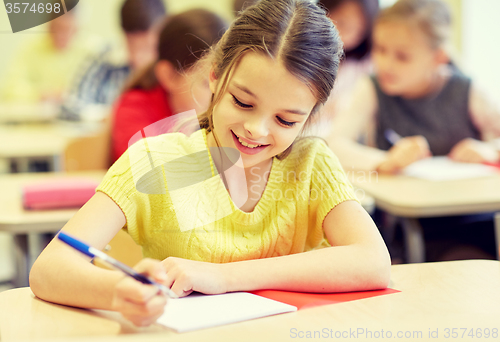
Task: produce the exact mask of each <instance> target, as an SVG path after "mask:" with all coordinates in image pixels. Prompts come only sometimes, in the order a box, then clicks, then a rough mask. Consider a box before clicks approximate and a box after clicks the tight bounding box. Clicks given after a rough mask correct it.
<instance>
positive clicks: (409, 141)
mask: <svg viewBox="0 0 500 342" xmlns="http://www.w3.org/2000/svg"><path fill="white" fill-rule="evenodd" d="M430 156H431V151H430V149H429V143H428V142H427V139H425V137H423V136H421V135H417V136H413V137H406V138H401V139H400V140H398V141H397V142H396V143H395V144H394V146H393V147H392V148H391V149H390V150H389V151H388V152H387V158H386V159H385V160H384V161H383V162H382V163H381V164H380V165H379V166H378V168H377V170H378V171H379V172H383V173H395V172H398V171H399V170H401V169H403V168H405V167H406V166H408V165H410V164H412V163H414V162H416V161H417V160H420V159H424V158H427V157H430Z"/></svg>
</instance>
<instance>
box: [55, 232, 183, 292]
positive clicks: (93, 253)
mask: <svg viewBox="0 0 500 342" xmlns="http://www.w3.org/2000/svg"><path fill="white" fill-rule="evenodd" d="M57 236H58V238H59V240H61V241H63V242H65V243H66V244H68V245H69V246H71V247H73V248H74V249H76V250H77V251H79V252H81V253H83V254H85V255H87V256H89V257H91V258H99V259H101V260H102V261H104V262H106V263H107V264H109V265H110V266H112V267H114V268H116V269H117V270H120V271H122V272H123V273H125V274H126V275H128V276H130V277H132V278H134V279H135V280H137V281H140V282H141V283H143V284H148V285H154V286H156V287H157V288H159V289H160V290H161V291H162V292H163V293H165V294H166V295H167V296H169V297H170V298H178V296H177V295H176V294H175V293H174V291H172V290H171V289H169V288H168V287H167V286H165V285H162V284H159V283H157V282H155V281H154V280H151V279H150V278H148V277H146V276H145V275H144V274H140V273H137V272H136V271H135V270H133V269H132V268H130V267H128V266H127V265H125V264H123V263H121V262H119V261H118V260H116V259H113V258H112V257H110V256H109V255H107V254H106V253H103V252H101V251H100V250H98V249H97V248H94V247H90V246H89V245H87V244H85V243H83V242H82V241H80V240H77V239H75V238H74V237H72V236H70V235H68V234H66V233H64V232H59V234H58V235H57Z"/></svg>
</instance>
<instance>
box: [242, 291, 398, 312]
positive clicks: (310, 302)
mask: <svg viewBox="0 0 500 342" xmlns="http://www.w3.org/2000/svg"><path fill="white" fill-rule="evenodd" d="M397 292H401V291H398V290H394V289H389V288H387V289H383V290H374V291H360V292H342V293H306V292H289V291H277V290H258V291H251V293H253V294H256V295H259V296H262V297H266V298H269V299H274V300H276V301H278V302H282V303H286V304H290V305H293V306H296V307H297V309H298V310H301V309H306V308H312V307H314V306H320V305H327V304H335V303H343V302H349V301H351V300H357V299H363V298H369V297H375V296H382V295H386V294H391V293H397Z"/></svg>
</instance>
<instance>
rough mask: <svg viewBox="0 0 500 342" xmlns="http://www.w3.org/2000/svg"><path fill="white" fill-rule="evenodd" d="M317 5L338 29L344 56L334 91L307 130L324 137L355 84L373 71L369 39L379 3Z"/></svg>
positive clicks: (350, 0)
mask: <svg viewBox="0 0 500 342" xmlns="http://www.w3.org/2000/svg"><path fill="white" fill-rule="evenodd" d="M318 4H319V5H320V6H322V7H324V8H325V9H326V10H327V14H328V17H329V18H330V19H331V20H332V21H333V23H334V24H335V27H336V28H337V29H338V30H339V33H340V38H341V39H342V42H343V43H344V53H345V56H344V58H343V60H342V62H341V63H340V67H339V74H338V77H337V81H336V84H335V88H334V90H333V92H332V94H331V96H330V98H329V99H328V102H327V103H326V104H325V106H324V107H323V108H322V111H321V116H319V117H318V119H319V120H318V121H317V122H315V123H314V125H313V126H314V127H311V131H310V134H311V135H317V136H321V137H323V138H326V137H327V136H328V134H329V133H330V131H331V120H332V119H333V117H334V116H335V115H336V113H338V112H339V111H341V110H342V108H343V107H344V106H345V105H346V104H347V103H348V102H349V101H348V100H349V97H350V95H351V93H352V91H353V89H354V86H355V84H356V83H357V81H359V79H361V78H363V77H366V76H368V75H370V74H371V73H372V71H373V66H372V61H371V58H370V52H371V47H372V38H371V37H372V30H373V23H374V21H375V17H376V16H377V13H378V9H379V3H378V0H320V1H319V2H318Z"/></svg>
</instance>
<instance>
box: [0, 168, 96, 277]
mask: <svg viewBox="0 0 500 342" xmlns="http://www.w3.org/2000/svg"><path fill="white" fill-rule="evenodd" d="M104 174H105V171H87V172H75V173H64V174H63V173H24V174H6V175H0V189H1V192H0V231H5V232H8V233H11V234H13V235H14V241H15V259H16V272H17V273H16V274H17V277H16V280H15V281H14V283H15V284H14V285H16V286H27V285H28V274H29V268H30V260H29V257H28V256H29V251H28V234H30V233H55V232H57V231H59V230H60V229H61V228H62V227H63V226H64V224H65V223H66V222H68V221H69V219H70V218H71V217H73V215H74V214H75V213H76V211H77V209H64V210H25V209H24V208H23V206H22V193H21V192H22V191H21V190H22V187H23V186H24V185H26V184H30V183H36V182H39V181H42V180H50V179H56V178H58V179H60V178H74V177H82V178H90V179H94V180H96V181H100V180H101V179H102V178H103V177H104Z"/></svg>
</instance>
